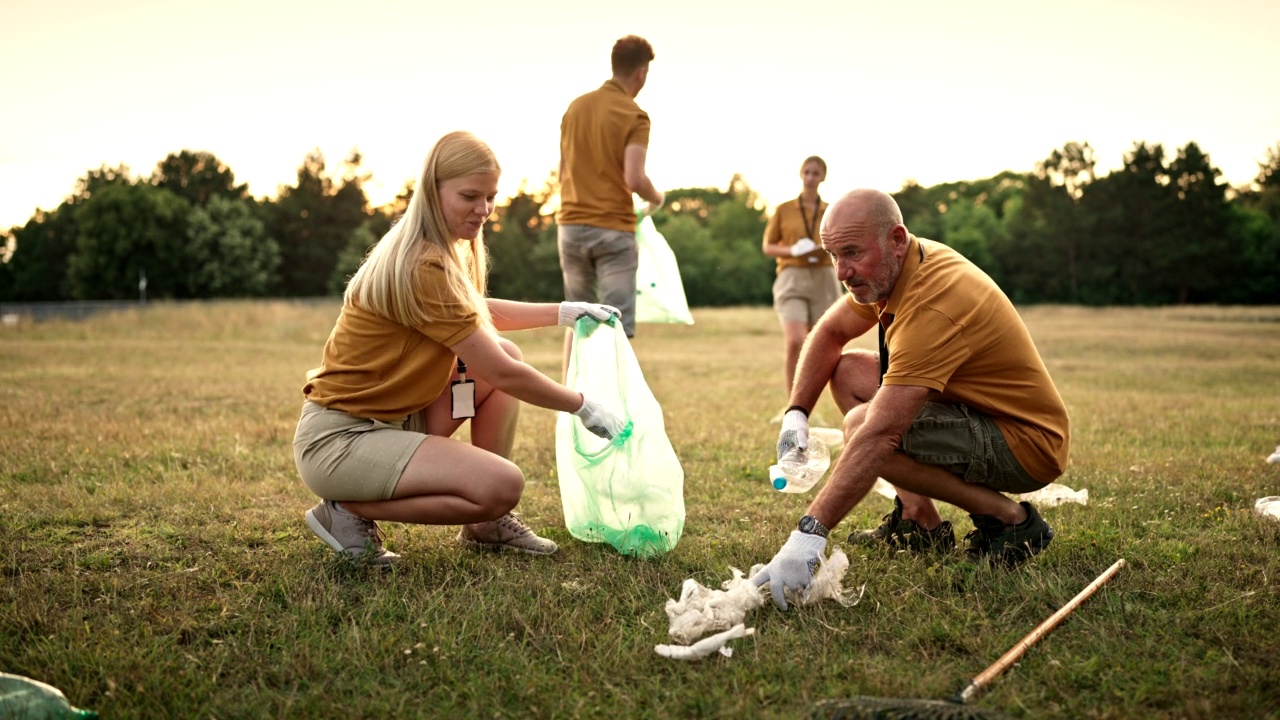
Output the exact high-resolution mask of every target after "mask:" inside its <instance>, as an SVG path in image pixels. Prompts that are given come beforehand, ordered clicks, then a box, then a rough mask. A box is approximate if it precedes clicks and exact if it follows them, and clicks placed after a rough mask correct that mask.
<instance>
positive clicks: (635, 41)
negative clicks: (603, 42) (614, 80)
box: [609, 35, 654, 75]
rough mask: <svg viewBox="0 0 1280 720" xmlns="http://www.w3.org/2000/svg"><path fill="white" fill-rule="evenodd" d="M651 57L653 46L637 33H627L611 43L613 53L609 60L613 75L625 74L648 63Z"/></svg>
mask: <svg viewBox="0 0 1280 720" xmlns="http://www.w3.org/2000/svg"><path fill="white" fill-rule="evenodd" d="M653 57H654V55H653V46H652V45H650V44H649V41H648V40H645V39H644V38H642V37H640V36H638V35H628V36H626V37H624V38H619V40H618V42H616V43H614V44H613V54H612V55H611V56H610V57H609V60H610V62H611V63H612V65H613V74H614V75H627V74H629V73H631V72H633V71H635V69H636V68H639V67H642V66H644V65H646V64H648V63H649V61H650V60H653Z"/></svg>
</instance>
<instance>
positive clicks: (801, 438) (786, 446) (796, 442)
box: [778, 410, 809, 460]
mask: <svg viewBox="0 0 1280 720" xmlns="http://www.w3.org/2000/svg"><path fill="white" fill-rule="evenodd" d="M797 447H798V448H800V452H804V451H805V450H808V449H809V416H808V415H805V414H804V411H803V410H788V411H787V414H786V415H783V416H782V432H780V433H778V459H779V460H781V459H782V456H783V455H786V454H787V451H788V450H790V449H791V448H797Z"/></svg>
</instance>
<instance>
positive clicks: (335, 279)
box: [328, 222, 378, 295]
mask: <svg viewBox="0 0 1280 720" xmlns="http://www.w3.org/2000/svg"><path fill="white" fill-rule="evenodd" d="M377 242H378V236H377V235H374V234H373V223H372V222H366V223H364V224H362V225H361V226H360V227H358V228H356V229H355V230H352V231H351V237H350V238H349V239H348V240H347V246H346V247H345V248H343V249H342V254H341V255H339V256H338V263H337V264H336V265H334V267H333V274H332V275H330V276H329V287H328V291H329V294H330V295H341V294H342V293H343V292H344V291H345V290H346V289H347V283H348V282H350V281H351V276H352V275H355V274H356V270H359V269H360V264H361V263H363V262H364V259H365V256H366V255H368V254H369V251H370V250H371V249H373V246H374V245H376V244H377Z"/></svg>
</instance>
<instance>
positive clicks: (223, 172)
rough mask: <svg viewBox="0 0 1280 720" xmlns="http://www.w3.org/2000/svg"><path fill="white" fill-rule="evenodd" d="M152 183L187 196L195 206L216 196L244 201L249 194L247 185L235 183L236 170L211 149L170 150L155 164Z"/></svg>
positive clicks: (200, 205)
mask: <svg viewBox="0 0 1280 720" xmlns="http://www.w3.org/2000/svg"><path fill="white" fill-rule="evenodd" d="M151 182H152V184H154V185H155V186H156V187H161V188H164V189H166V190H169V191H172V192H173V193H174V194H176V195H180V196H182V197H184V198H186V199H187V201H188V202H190V203H191V204H192V205H194V206H196V207H204V206H205V205H207V204H209V201H210V200H212V199H213V198H216V197H221V198H224V199H228V200H242V199H245V198H247V197H248V195H249V190H248V186H247V185H244V184H241V185H236V179H235V173H233V172H231V169H230V168H228V167H227V166H226V165H223V164H222V161H221V160H219V159H218V158H217V157H215V156H214V155H213V153H208V152H192V151H190V150H183V151H181V152H177V153H170V154H169V156H168V157H166V158H165V159H164V160H161V161H160V163H159V164H158V165H156V169H155V172H154V173H152V176H151Z"/></svg>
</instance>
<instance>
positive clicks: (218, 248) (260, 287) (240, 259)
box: [183, 195, 280, 298]
mask: <svg viewBox="0 0 1280 720" xmlns="http://www.w3.org/2000/svg"><path fill="white" fill-rule="evenodd" d="M187 240H188V243H187V246H186V251H185V256H186V257H185V259H184V262H183V266H184V269H185V272H186V274H187V282H186V288H185V291H186V295H187V296H188V297H199V298H204V297H261V296H263V295H266V294H267V293H268V292H269V291H270V290H271V289H272V288H274V287H275V283H276V270H277V268H278V267H279V265H280V248H279V247H278V246H277V245H276V242H275V240H273V239H271V238H269V237H267V232H266V228H264V227H263V224H262V221H261V220H259V219H258V216H257V214H256V212H255V211H254V209H253V208H252V207H251V206H250V204H249V201H247V200H234V199H229V198H227V197H226V196H223V195H214V196H212V197H210V198H209V200H208V201H207V202H206V204H205V205H204V206H203V207H195V208H193V209H192V211H191V214H190V216H189V217H188V218H187Z"/></svg>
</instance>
